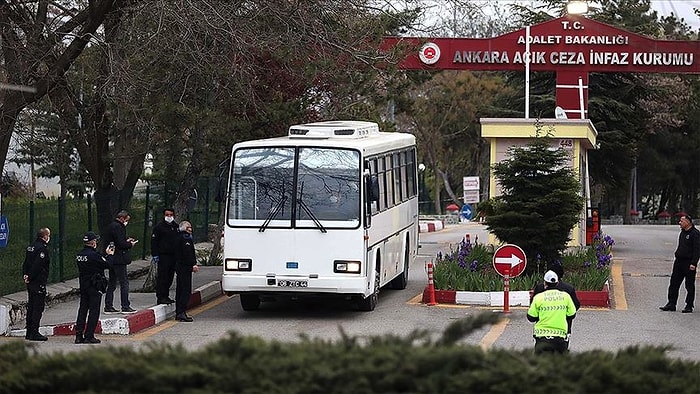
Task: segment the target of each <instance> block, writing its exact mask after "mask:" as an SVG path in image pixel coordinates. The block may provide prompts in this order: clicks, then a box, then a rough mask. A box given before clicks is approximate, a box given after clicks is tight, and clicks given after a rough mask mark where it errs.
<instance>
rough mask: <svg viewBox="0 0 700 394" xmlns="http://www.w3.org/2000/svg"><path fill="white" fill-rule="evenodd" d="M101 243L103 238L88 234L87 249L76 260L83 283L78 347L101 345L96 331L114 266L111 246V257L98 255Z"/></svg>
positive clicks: (76, 332)
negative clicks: (110, 270)
mask: <svg viewBox="0 0 700 394" xmlns="http://www.w3.org/2000/svg"><path fill="white" fill-rule="evenodd" d="M99 239H100V237H99V236H98V235H97V234H95V233H93V232H92V231H90V232H88V233H87V234H85V236H84V237H83V243H84V245H85V246H84V247H83V250H81V251H80V252H78V255H77V256H76V258H75V260H76V262H77V264H78V274H79V279H78V280H79V282H80V306H79V307H78V318H77V319H76V321H75V343H100V340H99V339H97V338H95V328H96V327H97V321H98V320H99V319H100V304H102V293H104V292H105V290H106V288H107V279H106V278H105V276H104V273H105V270H106V269H108V268H110V266H111V262H112V255H114V246H113V245H112V246H108V247H107V249H106V250H105V253H106V254H107V256H106V257H105V256H102V255H101V254H99V253H98V252H97V240H99ZM86 319H87V325H86V324H85V321H86Z"/></svg>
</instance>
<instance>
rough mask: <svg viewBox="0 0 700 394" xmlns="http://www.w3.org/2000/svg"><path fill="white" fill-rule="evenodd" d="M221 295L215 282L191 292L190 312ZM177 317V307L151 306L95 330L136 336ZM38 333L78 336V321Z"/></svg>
mask: <svg viewBox="0 0 700 394" xmlns="http://www.w3.org/2000/svg"><path fill="white" fill-rule="evenodd" d="M221 294H223V293H222V291H221V281H218V280H215V281H212V282H209V283H208V284H206V285H204V286H201V287H199V288H197V289H195V290H194V291H193V292H192V296H191V297H190V302H189V304H188V305H187V309H190V308H193V307H195V306H198V305H201V304H204V303H206V302H208V301H211V300H212V299H214V298H217V297H219V296H220V295H221ZM0 308H4V305H0ZM0 314H1V315H0V330H1V329H2V328H3V327H4V326H3V324H7V323H3V319H6V317H7V313H6V311H4V310H2V309H0ZM174 315H175V305H174V304H170V305H164V304H159V305H156V306H152V307H150V308H148V309H144V310H142V311H138V312H136V313H134V314H131V315H126V316H123V317H108V318H104V319H100V321H99V322H97V328H96V329H95V333H96V334H103V335H104V334H119V335H129V334H134V333H137V332H139V331H141V330H144V329H146V328H149V327H152V326H155V325H156V324H160V323H162V322H163V321H165V320H167V319H168V318H169V317H172V316H174ZM6 320H7V319H6ZM5 332H7V329H5ZM39 332H40V333H41V334H42V335H45V336H53V335H75V322H72V323H61V324H57V325H54V326H42V327H40V328H39ZM7 335H8V336H12V337H23V336H25V335H26V329H17V330H11V331H9V332H8V333H7Z"/></svg>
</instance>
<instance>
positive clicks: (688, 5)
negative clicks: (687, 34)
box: [651, 0, 700, 30]
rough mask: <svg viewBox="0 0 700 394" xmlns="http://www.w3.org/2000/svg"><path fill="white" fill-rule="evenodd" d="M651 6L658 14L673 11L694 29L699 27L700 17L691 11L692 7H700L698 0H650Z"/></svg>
mask: <svg viewBox="0 0 700 394" xmlns="http://www.w3.org/2000/svg"><path fill="white" fill-rule="evenodd" d="M651 6H652V7H653V8H654V9H655V10H656V11H657V12H658V13H659V14H660V15H670V14H671V13H674V14H676V15H678V16H679V17H681V18H683V19H685V21H686V23H688V24H689V25H690V26H692V27H693V28H694V30H697V29H698V28H700V17H698V16H697V15H695V14H694V13H693V8H700V0H651Z"/></svg>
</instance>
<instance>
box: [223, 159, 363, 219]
mask: <svg viewBox="0 0 700 394" xmlns="http://www.w3.org/2000/svg"><path fill="white" fill-rule="evenodd" d="M360 176H361V172H360V154H359V152H358V151H356V150H350V149H338V148H320V147H297V148H295V147H258V148H242V149H238V150H237V151H236V152H235V154H234V158H233V167H232V174H231V190H230V194H229V204H230V206H229V214H228V224H229V225H230V226H259V227H260V231H264V230H265V228H267V227H285V228H290V227H295V228H318V229H320V230H321V231H324V232H325V227H330V228H338V227H340V228H356V227H358V226H359V224H360Z"/></svg>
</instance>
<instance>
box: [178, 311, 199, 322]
mask: <svg viewBox="0 0 700 394" xmlns="http://www.w3.org/2000/svg"><path fill="white" fill-rule="evenodd" d="M175 320H177V321H183V322H188V323H189V322H193V321H194V319H193V318H191V317H189V316H187V313H184V312H183V313H178V314H177V315H176V316H175Z"/></svg>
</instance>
